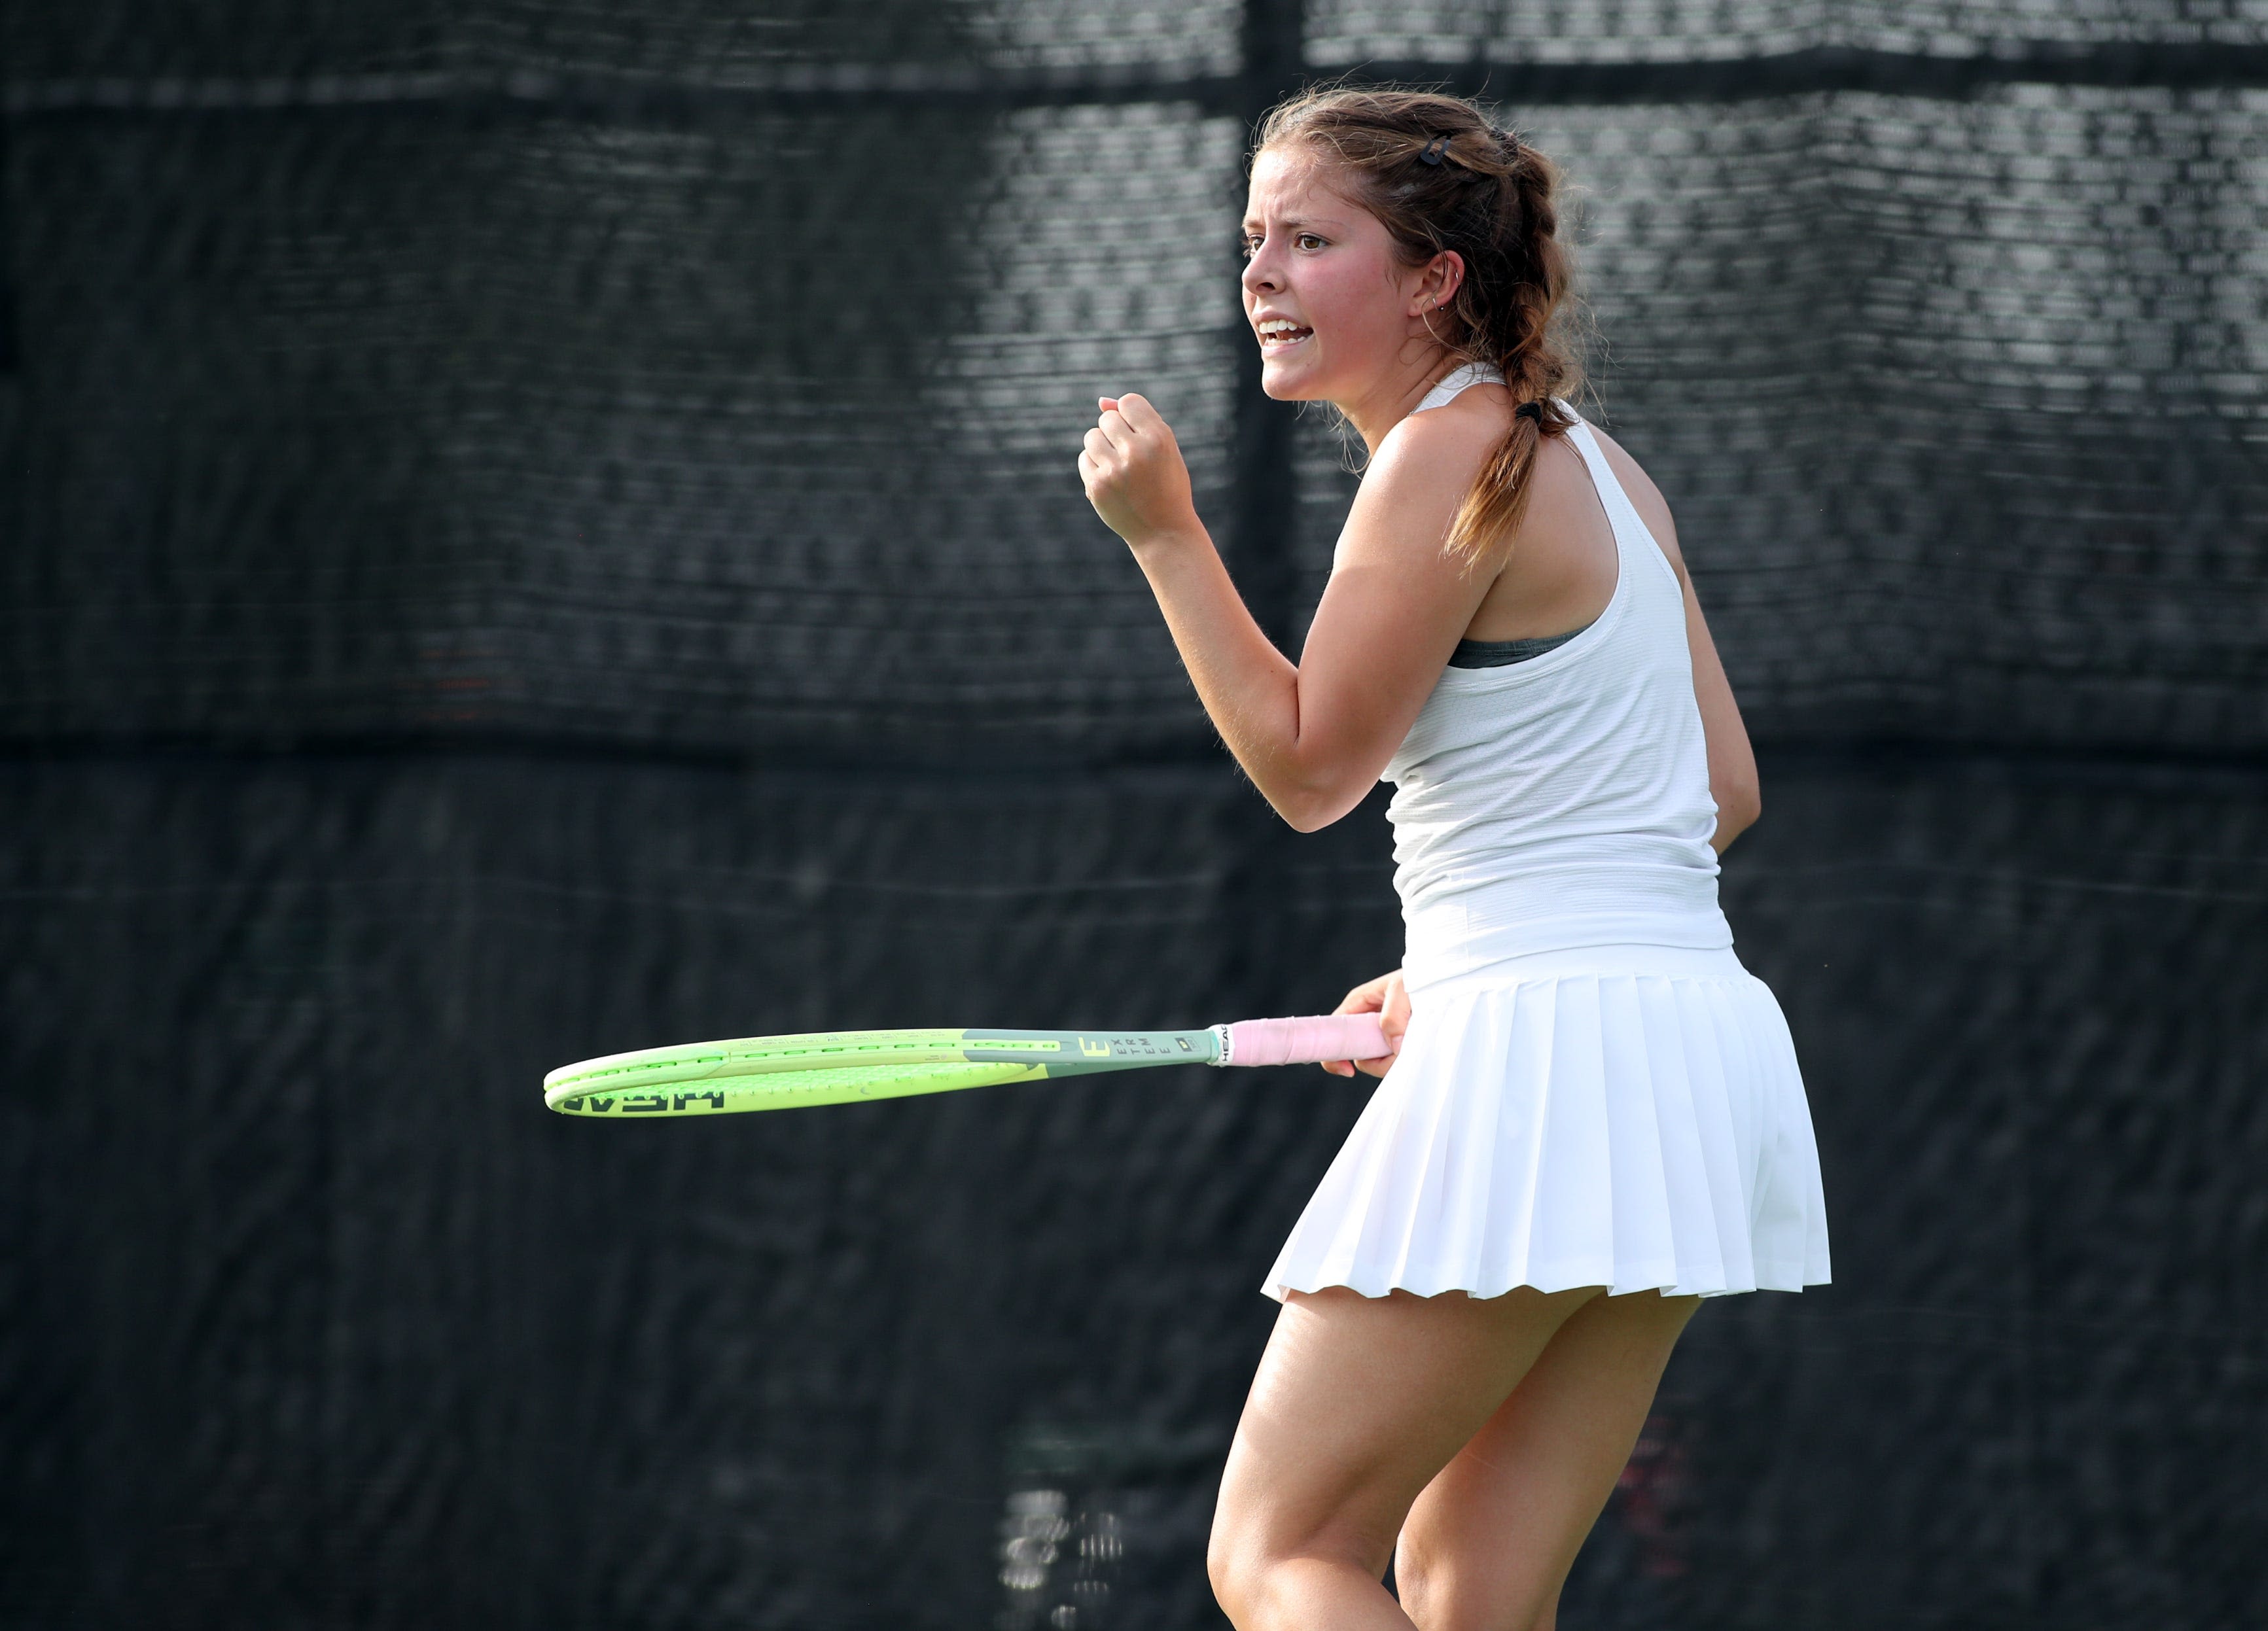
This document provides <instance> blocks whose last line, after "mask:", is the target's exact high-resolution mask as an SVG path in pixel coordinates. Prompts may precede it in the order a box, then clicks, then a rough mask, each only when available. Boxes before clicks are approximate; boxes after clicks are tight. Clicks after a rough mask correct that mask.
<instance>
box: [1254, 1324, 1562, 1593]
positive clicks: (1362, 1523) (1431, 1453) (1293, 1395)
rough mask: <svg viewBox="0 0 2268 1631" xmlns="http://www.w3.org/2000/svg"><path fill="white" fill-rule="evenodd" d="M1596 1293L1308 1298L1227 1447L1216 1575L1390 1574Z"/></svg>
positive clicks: (1266, 1364)
mask: <svg viewBox="0 0 2268 1631" xmlns="http://www.w3.org/2000/svg"><path fill="white" fill-rule="evenodd" d="M1598 1296H1599V1292H1598V1290H1597V1289H1595V1288H1589V1289H1580V1290H1574V1291H1562V1292H1557V1293H1554V1294H1551V1295H1548V1296H1547V1295H1546V1294H1544V1293H1543V1292H1540V1291H1535V1290H1533V1289H1520V1290H1516V1291H1513V1292H1511V1293H1510V1294H1508V1295H1506V1296H1504V1297H1491V1298H1488V1299H1487V1300H1485V1301H1476V1300H1475V1299H1473V1298H1471V1297H1466V1296H1465V1295H1464V1294H1462V1292H1452V1293H1449V1294H1447V1295H1446V1296H1442V1297H1415V1296H1412V1295H1410V1293H1408V1292H1405V1291H1396V1292H1393V1293H1391V1294H1389V1295H1388V1296H1386V1297H1362V1296H1359V1295H1358V1294H1356V1293H1355V1292H1352V1291H1350V1290H1345V1289H1331V1290H1325V1291H1318V1292H1313V1293H1299V1294H1294V1295H1293V1296H1292V1297H1290V1298H1288V1299H1287V1300H1286V1301H1285V1305H1284V1311H1283V1312H1282V1313H1281V1314H1280V1315H1278V1318H1277V1321H1276V1329H1275V1332H1274V1333H1273V1334H1272V1335H1271V1336H1270V1338H1269V1341H1268V1350H1267V1352H1266V1354H1265V1355H1263V1356H1262V1359H1261V1361H1260V1370H1259V1374H1258V1375H1257V1376H1256V1377H1255V1378H1253V1384H1252V1393H1251V1397H1250V1398H1249V1399H1248V1400H1246V1402H1245V1407H1244V1416H1243V1419H1242V1420H1241V1422H1238V1424H1237V1429H1236V1440H1235V1443H1234V1444H1233V1445H1232V1446H1231V1447H1230V1450H1229V1454H1228V1466H1227V1469H1226V1473H1224V1474H1223V1476H1222V1479H1221V1492H1220V1506H1219V1511H1218V1513H1217V1514H1216V1515H1215V1518H1214V1523H1213V1553H1214V1561H1215V1565H1216V1569H1221V1568H1228V1569H1255V1568H1264V1567H1265V1566H1266V1565H1267V1564H1268V1563H1270V1562H1272V1561H1280V1560H1284V1559H1289V1558H1303V1557H1327V1558H1332V1559H1337V1560H1341V1561H1348V1562H1353V1563H1358V1564H1359V1565H1360V1566H1361V1567H1362V1568H1364V1569H1366V1570H1367V1571H1368V1572H1369V1574H1370V1576H1371V1577H1372V1578H1373V1579H1376V1578H1377V1577H1378V1576H1381V1575H1382V1574H1384V1573H1385V1571H1386V1565H1387V1562H1388V1559H1390V1558H1391V1557H1392V1556H1393V1554H1394V1543H1395V1535H1396V1534H1397V1533H1398V1532H1399V1531H1400V1530H1401V1528H1402V1522H1403V1517H1404V1515H1405V1514H1407V1513H1408V1511H1409V1510H1410V1502H1412V1501H1414V1500H1416V1499H1417V1497H1418V1492H1419V1491H1421V1490H1423V1489H1425V1488H1426V1486H1427V1484H1428V1483H1429V1482H1431V1481H1432V1479H1433V1477H1434V1475H1435V1474H1436V1473H1439V1472H1440V1470H1441V1469H1442V1468H1443V1466H1445V1465H1447V1462H1448V1461H1449V1459H1450V1458H1451V1457H1453V1456H1454V1455H1456V1454H1457V1453H1458V1452H1459V1451H1460V1450H1462V1448H1464V1447H1465V1446H1466V1445H1467V1444H1469V1441H1470V1440H1471V1439H1472V1437H1473V1435H1474V1434H1475V1433H1476V1432H1477V1431H1479V1430H1481V1429H1482V1428H1483V1427H1484V1424H1485V1423H1487V1422H1489V1421H1490V1419H1491V1417H1492V1416H1493V1415H1494V1414H1495V1413H1496V1411H1497V1409H1498V1408H1499V1406H1501V1405H1502V1404H1503V1403H1504V1402H1505V1400H1506V1397H1507V1396H1508V1395H1509V1394H1510V1393H1511V1392H1512V1391H1513V1388H1514V1387H1515V1386H1516V1385H1518V1384H1519V1383H1520V1380H1521V1378H1522V1377H1523V1376H1525V1375H1526V1374H1527V1372H1528V1368H1529V1366H1530V1365H1531V1364H1533V1363H1535V1359H1536V1356H1537V1355H1539V1354H1541V1353H1543V1351H1544V1349H1545V1345H1546V1344H1547V1343H1548V1342H1550V1340H1551V1338H1552V1335H1553V1333H1555V1332H1557V1331H1558V1330H1559V1329H1561V1327H1562V1326H1564V1325H1565V1322H1566V1321H1567V1320H1568V1319H1569V1318H1570V1316H1572V1315H1573V1314H1575V1313H1576V1312H1577V1311H1579V1310H1580V1308H1581V1307H1582V1306H1583V1305H1584V1304H1586V1303H1587V1302H1588V1301H1590V1300H1591V1299H1593V1298H1595V1297H1598Z"/></svg>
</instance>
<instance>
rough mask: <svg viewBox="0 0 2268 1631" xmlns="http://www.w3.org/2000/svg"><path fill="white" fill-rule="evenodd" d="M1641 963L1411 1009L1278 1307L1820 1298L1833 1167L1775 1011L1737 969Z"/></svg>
mask: <svg viewBox="0 0 2268 1631" xmlns="http://www.w3.org/2000/svg"><path fill="white" fill-rule="evenodd" d="M1606 950H1607V951H1611V950H1612V949H1611V948H1609V949H1606ZM1630 950H1631V956H1629V957H1627V958H1624V959H1623V960H1624V961H1625V962H1627V963H1629V964H1630V965H1631V970H1630V971H1629V972H1622V971H1617V970H1616V969H1615V968H1613V967H1612V966H1611V965H1612V964H1613V963H1614V962H1615V960H1616V959H1615V958H1614V957H1612V956H1602V954H1601V951H1602V949H1600V948H1593V949H1591V950H1590V951H1587V952H1586V953H1584V954H1582V955H1580V957H1576V956H1572V955H1571V956H1569V957H1566V958H1563V959H1559V960H1560V961H1562V962H1565V963H1569V964H1571V965H1577V966H1571V967H1570V968H1567V969H1565V970H1563V971H1559V972H1551V971H1550V970H1548V969H1546V970H1543V971H1542V972H1538V971H1536V970H1535V969H1534V968H1533V967H1528V968H1526V969H1524V970H1523V972H1521V973H1520V974H1518V975H1517V976H1508V977H1503V978H1498V979H1468V980H1463V981H1453V982H1451V983H1449V984H1448V985H1447V986H1445V987H1443V988H1439V989H1437V990H1433V991H1431V992H1421V993H1419V994H1418V996H1417V998H1416V1010H1415V1012H1414V1014H1413V1017H1412V1019H1411V1023H1410V1030H1409V1033H1408V1035H1407V1036H1406V1037H1405V1038H1404V1040H1403V1047H1402V1053H1401V1055H1400V1057H1399V1058H1398V1059H1396V1061H1395V1064H1394V1068H1393V1069H1392V1070H1390V1071H1389V1072H1388V1074H1387V1076H1386V1078H1385V1079H1384V1081H1382V1082H1381V1084H1379V1087H1378V1089H1377V1091H1376V1092H1375V1093H1374V1094H1373V1096H1372V1098H1371V1101H1370V1104H1369V1106H1367V1107H1366V1109H1365V1110H1364V1112H1363V1113H1362V1116H1361V1119H1360V1120H1359V1121H1358V1122H1357V1123H1356V1125H1355V1128H1354V1130H1353V1132H1352V1133H1351V1135H1349V1136H1348V1138H1347V1141H1346V1143H1345V1145H1344V1148H1342V1149H1341V1150H1340V1151H1339V1154H1338V1157H1337V1160H1335V1161H1334V1162H1333V1163H1332V1164H1331V1167H1330V1171H1329V1173H1328V1174H1326V1175H1325V1177H1324V1179H1323V1181H1322V1185H1321V1186H1320V1187H1318V1188H1317V1189H1316V1191H1315V1194H1314V1198H1313V1199H1312V1200H1310V1201H1309V1202H1308V1204H1307V1210H1306V1211H1305V1212H1304V1213H1303V1214H1302V1215H1301V1216H1300V1222H1299V1223H1298V1225H1297V1226H1296V1227H1295V1228H1294V1229H1293V1230H1292V1237H1291V1238H1290V1240H1289V1241H1287V1242H1286V1243H1285V1247H1284V1251H1283V1253H1282V1255H1281V1256H1280V1257H1279V1258H1278V1260H1277V1263H1276V1267H1275V1268H1274V1270H1273V1271H1272V1272H1271V1273H1270V1275H1269V1278H1268V1282H1267V1284H1266V1286H1265V1288H1264V1289H1266V1290H1267V1291H1268V1292H1269V1294H1270V1296H1273V1297H1279V1298H1280V1297H1283V1296H1284V1295H1285V1293H1286V1292H1287V1291H1294V1290H1296V1291H1313V1290H1317V1289H1321V1288H1322V1287H1325V1286H1350V1287H1351V1288H1353V1289H1355V1290H1357V1291H1359V1292H1362V1293H1363V1294H1364V1295H1366V1296H1370V1297H1378V1296H1383V1295H1384V1294H1385V1293H1387V1292H1388V1291H1390V1290H1394V1289H1403V1290H1408V1291H1413V1292H1417V1293H1418V1294H1419V1295H1421V1296H1428V1297H1430V1296H1434V1295H1436V1294H1438V1293H1440V1292H1443V1291H1465V1292H1468V1293H1469V1294H1471V1295H1473V1296H1475V1297H1497V1296H1500V1295H1502V1294H1503V1293H1504V1292H1506V1291H1508V1290H1510V1289H1513V1287H1515V1286H1522V1285H1526V1286H1534V1287H1535V1288H1537V1289H1540V1290H1545V1291H1557V1290H1564V1289H1568V1288H1570V1287H1574V1286H1605V1287H1607V1288H1608V1289H1609V1290H1611V1291H1615V1292H1629V1291H1641V1290H1647V1289H1660V1290H1662V1291H1666V1292H1670V1293H1674V1294H1679V1295H1683V1294H1689V1293H1698V1294H1701V1295H1704V1296H1718V1295H1722V1294H1724V1293H1727V1292H1734V1291H1750V1290H1756V1289H1779V1290H1800V1289H1802V1288H1803V1287H1804V1286H1806V1285H1815V1284H1820V1283H1823V1282H1825V1281H1826V1280H1827V1278H1828V1255H1827V1230H1826V1214H1825V1207H1824V1203H1823V1198H1822V1194H1821V1187H1820V1181H1819V1157H1818V1153H1817V1150H1816V1147H1815V1143H1814V1141H1813V1137H1812V1130H1811V1119H1810V1113H1809V1109H1808V1106H1807V1104H1806V1102H1805V1098H1804V1092H1803V1083H1802V1078H1801V1076H1800V1074H1799V1073H1798V1070H1797V1066H1796V1061H1795V1051H1794V1048H1793V1045H1792V1044H1791V1042H1790V1041H1789V1039H1788V1034H1787V1026H1786V1022H1785V1021H1784V1020H1783V1019H1782V1018H1781V1016H1780V1011H1779V1006H1778V1003H1776V1002H1774V1001H1773V999H1772V995H1771V991H1770V990H1768V989H1767V988H1765V987H1764V984H1763V983H1762V982H1761V981H1757V980H1756V979H1755V978H1754V977H1753V976H1751V975H1749V973H1747V972H1746V971H1745V970H1744V969H1742V968H1741V966H1740V965H1739V962H1738V959H1735V958H1734V956H1733V954H1732V953H1731V952H1730V951H1717V952H1695V951H1675V952H1671V953H1669V954H1668V958H1669V959H1670V961H1671V963H1672V965H1673V966H1682V967H1683V972H1675V973H1660V972H1645V968H1646V965H1647V964H1648V963H1649V962H1654V963H1658V962H1660V961H1661V960H1662V959H1661V956H1660V955H1658V953H1659V951H1660V949H1659V948H1631V949H1630ZM1534 961H1535V959H1529V962H1530V963H1531V964H1532V963H1533V962H1534ZM1602 963H1603V964H1606V965H1609V966H1606V967H1603V968H1602V967H1601V966H1598V965H1601V964H1602ZM1583 964H1588V965H1591V966H1580V965H1583ZM1696 966H1699V967H1701V968H1704V969H1705V970H1706V972H1695V968H1696Z"/></svg>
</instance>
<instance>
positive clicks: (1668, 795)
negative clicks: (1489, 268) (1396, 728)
mask: <svg viewBox="0 0 2268 1631" xmlns="http://www.w3.org/2000/svg"><path fill="white" fill-rule="evenodd" d="M1500 378H1502V376H1501V375H1499V374H1498V373H1497V372H1496V371H1494V370H1493V369H1484V368H1478V367H1466V368H1461V369H1459V370H1457V371H1456V372H1454V373H1453V374H1451V375H1449V376H1448V377H1447V378H1445V379H1443V380H1442V381H1441V383H1440V385H1438V386H1434V387H1433V389H1432V391H1431V392H1429V393H1426V396H1425V400H1423V401H1421V402H1419V403H1418V408H1416V409H1415V410H1414V411H1417V412H1419V413H1423V412H1424V411H1425V410H1426V409H1427V408H1439V407H1440V406H1441V405H1442V404H1443V403H1445V402H1447V401H1449V400H1451V399H1453V398H1454V397H1455V396H1456V395H1457V394H1458V393H1460V392H1462V391H1463V390H1465V389H1466V388H1467V387H1469V386H1474V385H1477V384H1480V383H1482V382H1483V381H1491V382H1493V381H1496V380H1499V379H1500ZM1563 406H1564V404H1563ZM1571 411H1572V410H1571ZM1567 439H1568V440H1569V441H1571V442H1572V443H1573V444H1574V445H1575V449H1576V451H1577V452H1580V454H1581V455H1582V456H1583V463H1584V464H1585V465H1586V466H1587V467H1588V468H1589V470H1590V473H1591V481H1592V482H1593V483H1594V485H1595V486H1596V487H1597V489H1598V493H1599V498H1600V502H1601V503H1602V504H1603V505H1604V506H1605V508H1606V512H1607V519H1608V521H1609V523H1610V524H1611V525H1613V528H1614V534H1615V554H1616V559H1617V561H1618V563H1619V567H1618V571H1617V575H1616V581H1615V593H1614V599H1612V600H1610V601H1609V602H1608V604H1607V609H1606V610H1605V611H1604V612H1602V613H1600V615H1599V618H1598V621H1595V622H1594V623H1593V624H1592V625H1591V626H1590V627H1589V628H1586V629H1584V630H1583V632H1582V633H1580V635H1577V636H1575V637H1574V638H1573V639H1572V640H1570V641H1568V642H1567V643H1565V645H1562V646H1559V647H1557V649H1555V650H1550V651H1547V652H1545V653H1544V654H1543V655H1542V656H1541V657H1535V658H1529V659H1528V660H1527V661H1525V662H1521V663H1513V664H1510V665H1505V666H1502V667H1497V668H1447V669H1444V670H1443V671H1442V672H1441V677H1440V680H1436V681H1435V682H1434V686H1433V693H1432V695H1431V696H1430V697H1428V698H1427V699H1426V702H1425V708H1424V709H1422V710H1421V711H1420V712H1419V714H1418V719H1417V723H1416V724H1412V725H1411V726H1410V734H1409V735H1408V736H1407V737H1405V738H1403V742H1402V746H1400V747H1399V748H1398V749H1396V750H1395V754H1394V757H1393V759H1392V760H1389V761H1388V764H1387V767H1386V775H1385V779H1386V780H1387V781H1388V782H1392V783H1394V788H1395V792H1394V800H1393V803H1392V804H1390V805H1389V806H1388V818H1389V819H1391V820H1392V822H1393V824H1394V860H1395V873H1394V886H1395V890H1396V891H1397V892H1398V893H1400V895H1401V897H1402V915H1403V926H1404V928H1405V929H1406V931H1407V934H1408V945H1407V948H1406V950H1405V951H1404V953H1403V972H1404V973H1405V975H1406V977H1407V979H1408V981H1409V983H1410V985H1411V986H1412V987H1413V988H1414V987H1422V986H1427V985H1432V984H1434V983H1436V982H1437V981H1442V980H1447V979H1451V978H1454V977H1455V976H1457V975H1460V974H1466V973H1475V972H1477V971H1479V970H1482V969H1484V968H1486V967H1488V966H1490V965H1491V964H1494V963H1499V962H1502V961H1504V960H1505V959H1508V958H1514V957H1523V956H1526V955H1528V954H1529V953H1531V952H1536V951H1565V950H1568V949H1570V948H1572V947H1578V946H1591V945H1617V944H1646V945H1668V946H1684V947H1693V948H1704V949H1711V948H1720V947H1725V946H1729V945H1731V944H1733V932H1732V929H1731V928H1730V927H1729V926H1728V925H1727V923H1726V922H1725V915H1724V914H1723V912H1721V911H1719V909H1718V906H1717V856H1716V852H1715V851H1714V850H1712V849H1710V847H1709V840H1710V837H1711V836H1712V834H1714V833H1715V832H1716V830H1717V805H1716V801H1715V800H1714V799H1712V797H1710V795H1709V754H1708V746H1707V743H1706V740H1705V738H1704V737H1703V735H1702V731H1701V709H1700V706H1699V704H1698V703H1697V702H1695V701H1694V697H1693V658H1692V653H1691V651H1690V649H1689V648H1688V647H1687V645H1686V643H1685V601H1684V595H1683V591H1682V590H1681V589H1680V587H1679V585H1678V582H1677V574H1676V573H1675V571H1674V570H1673V569H1671V567H1670V564H1669V560H1668V557H1667V556H1666V555H1663V554H1662V553H1661V545H1659V544H1658V543H1656V542H1655V541H1654V538H1653V533H1650V532H1649V531H1647V530H1646V523H1645V522H1644V521H1642V520H1640V519H1639V518H1638V511H1637V510H1636V509H1634V508H1633V507H1632V506H1631V502H1630V498H1629V496H1628V495H1626V494H1625V493H1624V491H1623V488H1622V483H1621V482H1620V481H1616V479H1615V473H1614V470H1613V467H1611V466H1609V464H1608V463H1607V460H1606V456H1605V455H1604V454H1603V453H1602V452H1601V451H1600V448H1599V444H1598V441H1597V438H1596V437H1594V436H1593V435H1592V434H1591V428H1590V426H1588V425H1587V424H1585V423H1583V422H1581V421H1580V420H1578V421H1577V422H1576V423H1575V425H1574V428H1573V429H1572V430H1570V431H1569V432H1568V433H1567Z"/></svg>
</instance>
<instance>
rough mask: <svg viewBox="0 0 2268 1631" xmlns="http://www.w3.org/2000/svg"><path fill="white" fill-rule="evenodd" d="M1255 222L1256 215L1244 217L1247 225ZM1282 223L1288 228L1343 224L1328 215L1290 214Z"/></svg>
mask: <svg viewBox="0 0 2268 1631" xmlns="http://www.w3.org/2000/svg"><path fill="white" fill-rule="evenodd" d="M1253 222H1254V217H1251V216H1247V217H1244V224H1245V225H1246V226H1250V225H1252V224H1253ZM1281 224H1282V225H1283V226H1285V228H1287V229H1297V228H1300V227H1303V226H1327V227H1331V228H1337V227H1338V226H1340V225H1341V224H1342V223H1340V222H1337V221H1333V220H1330V219H1329V218H1327V217H1314V218H1310V217H1306V216H1289V217H1285V219H1284V221H1283V222H1282V223H1281Z"/></svg>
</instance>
